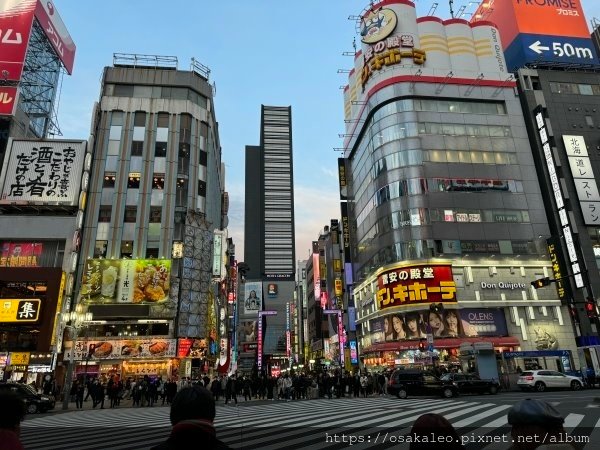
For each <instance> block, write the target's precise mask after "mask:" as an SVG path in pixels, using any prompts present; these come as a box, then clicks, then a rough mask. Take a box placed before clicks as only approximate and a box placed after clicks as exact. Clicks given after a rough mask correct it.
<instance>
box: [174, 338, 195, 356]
mask: <svg viewBox="0 0 600 450" xmlns="http://www.w3.org/2000/svg"><path fill="white" fill-rule="evenodd" d="M192 342H193V339H181V338H180V339H178V340H177V357H178V358H185V357H186V356H187V355H188V354H189V352H190V348H192Z"/></svg>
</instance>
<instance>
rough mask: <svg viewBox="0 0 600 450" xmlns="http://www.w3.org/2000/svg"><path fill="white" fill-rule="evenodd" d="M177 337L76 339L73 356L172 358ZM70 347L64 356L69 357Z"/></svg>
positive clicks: (100, 358)
mask: <svg viewBox="0 0 600 450" xmlns="http://www.w3.org/2000/svg"><path fill="white" fill-rule="evenodd" d="M176 349H177V339H165V338H162V337H149V338H145V339H101V340H87V341H76V343H75V354H74V358H75V360H76V361H81V360H83V359H86V358H87V357H88V355H89V358H90V360H91V361H94V360H105V359H133V358H157V357H167V358H174V357H175V355H176V354H177V353H176ZM71 351H72V349H66V350H65V354H64V357H65V358H66V359H69V358H70V357H71Z"/></svg>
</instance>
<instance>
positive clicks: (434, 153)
mask: <svg viewBox="0 0 600 450" xmlns="http://www.w3.org/2000/svg"><path fill="white" fill-rule="evenodd" d="M423 162H436V163H463V164H495V165H498V164H504V165H509V164H517V163H518V160H517V155H516V154H515V153H508V152H485V151H479V150H404V151H401V152H397V153H392V154H391V155H387V156H386V157H384V158H381V159H379V160H377V161H376V162H375V164H374V165H373V167H372V169H371V174H370V176H369V177H367V178H366V179H365V181H364V182H363V185H362V186H361V189H360V190H359V191H358V192H357V193H356V198H360V197H361V196H362V195H363V193H364V191H365V190H366V188H367V187H369V185H370V184H371V182H372V181H373V180H374V179H376V178H377V177H379V175H381V174H382V173H383V172H385V171H388V170H393V169H398V168H402V167H410V166H420V165H422V164H423Z"/></svg>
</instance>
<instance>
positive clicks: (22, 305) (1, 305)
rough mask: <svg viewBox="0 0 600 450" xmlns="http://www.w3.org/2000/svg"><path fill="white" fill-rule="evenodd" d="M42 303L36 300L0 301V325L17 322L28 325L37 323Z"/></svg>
mask: <svg viewBox="0 0 600 450" xmlns="http://www.w3.org/2000/svg"><path fill="white" fill-rule="evenodd" d="M41 306H42V301H41V300H40V299H37V298H28V299H14V298H3V299H0V323H7V322H11V323H12V322H17V323H30V322H37V321H38V320H39V318H40V309H41Z"/></svg>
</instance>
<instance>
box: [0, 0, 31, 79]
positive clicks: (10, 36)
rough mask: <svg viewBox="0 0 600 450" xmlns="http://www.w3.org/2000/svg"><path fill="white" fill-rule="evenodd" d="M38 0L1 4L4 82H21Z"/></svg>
mask: <svg viewBox="0 0 600 450" xmlns="http://www.w3.org/2000/svg"><path fill="white" fill-rule="evenodd" d="M36 3H37V0H4V1H2V2H0V33H1V38H0V74H2V80H3V81H20V80H21V74H22V72H23V64H24V62H25V54H26V53H27V46H28V44H29V36H30V35H31V27H32V26H33V16H34V11H35V8H36Z"/></svg>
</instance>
